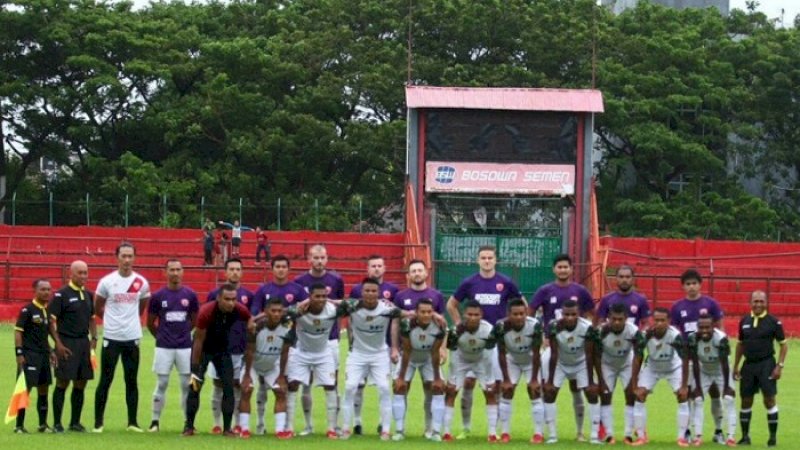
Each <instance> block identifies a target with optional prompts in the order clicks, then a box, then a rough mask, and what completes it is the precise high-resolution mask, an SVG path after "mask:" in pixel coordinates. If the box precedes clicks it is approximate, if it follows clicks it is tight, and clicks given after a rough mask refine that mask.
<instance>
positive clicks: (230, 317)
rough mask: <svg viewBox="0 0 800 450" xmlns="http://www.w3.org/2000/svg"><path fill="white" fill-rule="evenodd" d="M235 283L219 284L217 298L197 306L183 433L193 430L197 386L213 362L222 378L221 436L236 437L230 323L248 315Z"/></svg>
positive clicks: (193, 432)
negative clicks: (233, 427) (233, 420)
mask: <svg viewBox="0 0 800 450" xmlns="http://www.w3.org/2000/svg"><path fill="white" fill-rule="evenodd" d="M237 297H238V293H237V287H236V286H234V285H232V284H230V283H226V284H223V285H222V287H220V289H219V291H218V295H217V299H216V301H210V302H207V303H206V304H204V305H203V306H202V307H201V308H200V312H199V313H198V314H197V325H196V328H195V332H194V341H193V343H192V375H191V379H190V386H191V389H190V390H189V397H188V398H187V400H186V425H185V426H184V429H183V435H184V436H193V435H194V434H195V427H194V419H195V417H196V416H197V411H198V409H199V408H200V389H201V388H202V387H203V381H204V379H205V373H206V369H207V368H208V364H209V363H212V364H214V368H215V369H216V373H217V376H218V377H219V380H220V381H221V382H222V423H223V430H222V434H223V435H224V436H231V437H235V436H236V433H234V432H233V431H232V430H231V419H232V417H233V361H232V360H231V353H230V350H229V348H228V336H229V334H230V330H231V326H233V324H235V323H237V322H239V321H248V320H250V319H251V317H252V316H251V315H250V311H249V310H248V309H247V306H245V305H243V304H241V303H239V302H237Z"/></svg>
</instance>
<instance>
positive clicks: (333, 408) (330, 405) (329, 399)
mask: <svg viewBox="0 0 800 450" xmlns="http://www.w3.org/2000/svg"><path fill="white" fill-rule="evenodd" d="M338 405H339V395H338V393H337V392H336V389H331V390H330V391H325V410H326V411H327V412H328V430H335V429H336V425H337V423H336V422H337V421H338V420H339V406H338ZM351 405H352V404H351Z"/></svg>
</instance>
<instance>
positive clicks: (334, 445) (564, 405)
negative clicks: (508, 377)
mask: <svg viewBox="0 0 800 450" xmlns="http://www.w3.org/2000/svg"><path fill="white" fill-rule="evenodd" d="M153 345H154V340H153V339H152V338H151V337H150V336H146V337H145V339H144V343H143V345H142V363H141V365H140V368H139V390H140V395H139V399H140V400H139V423H140V424H141V425H142V426H146V425H147V424H149V423H150V403H151V395H152V391H153V388H154V386H155V376H154V375H153V374H152V372H151V370H150V369H151V364H152V357H153ZM799 349H800V344H799V343H798V341H796V340H795V341H790V349H789V357H788V358H787V366H786V369H785V370H784V378H783V379H782V380H781V382H780V384H779V391H780V393H779V396H778V404H779V406H780V411H781V413H780V414H781V424H780V426H781V428H780V430H779V434H778V440H779V444H781V446H782V447H784V448H790V445H789V444H791V443H798V442H800V428H798V427H797V426H796V423H797V421H796V419H795V417H797V416H796V414H798V413H800V407H798V405H799V404H800V383H798V381H800V376H798V370H800V357H799V356H798V354H800V353H799V352H798V350H799ZM0 355H3V356H2V357H0V361H2V364H0V403H2V409H3V411H5V408H6V407H7V401H8V397H9V396H10V394H11V391H12V387H13V381H14V373H15V362H14V358H13V333H12V327H11V326H10V325H8V324H0ZM342 361H344V359H343V360H342ZM343 366H344V364H342V367H343ZM414 381H415V382H414V386H413V388H412V393H411V394H410V398H409V405H410V409H409V414H408V417H407V426H406V429H407V436H408V438H407V439H406V441H404V442H401V443H394V442H380V441H379V440H378V437H377V436H376V434H375V428H376V426H377V423H378V416H379V414H378V411H377V403H378V401H377V395H376V392H375V390H374V388H368V389H367V393H366V395H365V397H366V399H365V407H364V413H363V416H364V422H365V424H364V429H365V430H366V432H367V435H366V436H362V437H359V436H356V437H353V438H352V439H350V440H349V441H339V442H336V441H329V440H327V439H325V438H324V437H322V436H320V435H319V434H318V435H317V436H315V437H307V438H296V439H294V440H291V441H278V440H277V439H275V438H274V437H272V436H270V437H262V436H254V437H253V438H252V439H251V440H249V441H244V440H232V439H228V440H223V439H224V438H221V437H219V436H211V435H209V434H206V433H207V432H208V430H210V429H211V426H212V419H211V412H210V401H209V399H210V392H209V391H210V390H209V389H205V390H204V392H203V395H202V400H201V411H200V413H199V414H198V418H197V426H198V429H199V430H200V431H201V434H200V435H198V436H195V437H193V438H182V437H180V431H181V429H182V426H183V419H182V414H181V412H180V407H179V404H178V398H179V391H178V386H177V382H178V381H177V376H175V374H174V373H173V375H172V378H171V382H170V387H169V393H168V398H167V406H166V408H165V410H164V413H163V415H162V418H161V432H160V433H158V434H149V433H145V434H134V433H128V432H125V431H124V428H125V425H126V423H125V422H126V419H125V418H126V412H125V398H124V395H125V394H124V382H123V379H122V368H121V367H118V373H117V376H116V377H115V379H114V384H113V386H112V388H111V393H110V397H109V403H108V407H107V409H106V420H105V433H103V434H101V435H94V434H85V435H78V434H74V433H65V434H63V435H58V436H56V435H39V434H36V433H33V434H31V435H28V436H21V435H15V434H13V433H12V430H13V423H12V424H8V425H5V426H3V427H2V430H0V448H3V449H17V448H23V447H22V446H23V445H24V448H25V450H38V449H46V450H56V449H58V450H61V449H68V448H70V449H71V448H81V449H102V450H120V449H127V448H144V447H145V446H149V447H150V448H159V447H161V448H170V449H193V450H201V449H212V448H218V447H219V446H220V444H223V445H224V446H225V447H231V446H236V447H238V448H257V447H260V448H263V446H264V445H269V446H270V448H278V449H281V448H286V449H288V448H298V446H300V447H301V448H304V449H305V448H313V447H316V448H319V449H328V448H330V449H344V448H349V449H352V448H365V449H371V448H375V447H376V446H381V447H383V446H386V447H392V448H397V449H412V448H417V447H419V446H423V447H425V448H434V447H436V446H442V445H444V446H448V445H449V446H453V444H446V443H441V444H437V443H431V442H428V441H426V440H425V439H424V438H423V437H421V434H422V431H423V430H422V426H423V419H422V396H421V389H420V386H419V384H418V383H419V382H418V381H417V380H414ZM96 386H97V379H95V380H93V381H92V382H91V383H90V384H89V387H88V389H87V393H88V395H87V397H86V403H85V406H84V411H83V424H84V425H86V426H91V425H92V424H93V421H94V390H95V387H96ZM34 396H35V394H34ZM314 400H315V407H314V423H315V426H316V431H317V433H322V432H324V425H325V417H324V413H325V411H324V401H323V398H322V391H321V389H315V399H314ZM614 400H615V401H614V407H615V428H616V430H617V437H618V439H619V438H620V437H621V436H620V435H621V430H622V425H623V417H622V399H621V397H619V396H618V397H617V398H615V399H614ZM756 401H757V402H760V397H757V398H756ZM66 403H67V405H66V406H65V411H64V417H65V418H68V417H69V394H68V395H67V399H66ZM706 403H708V402H706ZM529 404H530V403H529V402H528V401H527V395H526V394H525V391H524V389H523V388H522V387H519V389H518V391H517V395H516V396H515V399H514V417H513V423H512V433H511V434H512V437H513V438H514V440H513V441H512V444H511V445H512V446H523V445H524V446H528V445H529V444H527V441H528V439H529V438H530V435H531V432H532V427H531V424H530V408H529ZM558 407H559V410H558V411H559V413H558V416H559V423H558V427H559V428H558V429H559V435H560V437H561V442H560V443H559V444H558V445H554V446H547V448H564V449H566V448H575V447H587V448H588V447H589V444H578V443H576V442H574V441H573V440H572V437H573V436H574V435H575V424H574V420H573V415H572V400H571V395H570V394H569V393H568V392H562V395H560V398H559V402H558ZM271 408H272V397H271V396H270V405H269V406H268V409H267V410H268V411H270V410H271ZM706 408H708V406H706ZM299 409H300V408H299V407H298V410H299ZM675 411H676V406H675V400H674V397H673V396H672V394H671V393H669V392H668V389H667V385H666V384H660V385H658V386H657V387H656V392H655V393H654V395H652V396H651V397H650V399H649V400H648V429H649V433H650V440H651V443H650V445H648V446H647V447H646V448H650V449H661V448H670V449H672V448H676V444H675V427H676V424H675ZM753 413H754V415H753V425H752V431H751V435H752V438H753V444H754V447H764V446H765V444H766V440H767V430H766V428H767V427H766V412H765V411H764V408H763V405H761V404H760V403H757V404H756V405H755V407H754V408H753ZM67 420H68V419H67ZM26 422H27V428H28V429H29V430H33V429H35V424H36V422H37V417H36V413H35V412H33V411H32V412H31V413H29V414H28V417H27V420H26ZM48 423H52V419H50V420H48ZM302 424H303V419H302V413H301V412H300V411H298V417H297V418H296V419H295V427H296V428H299V427H302ZM267 425H268V428H269V429H270V430H271V429H272V427H273V420H272V415H271V414H270V413H269V412H268V413H267ZM251 428H255V418H251ZM473 428H474V430H473V437H472V438H471V439H469V440H467V441H459V442H458V443H457V444H455V445H458V446H459V448H462V447H477V446H481V445H487V444H486V442H485V429H486V415H485V412H484V408H483V399H482V398H481V395H480V394H479V393H476V401H475V406H474V411H473ZM712 428H713V427H712V425H711V418H710V413H708V412H707V413H706V429H705V433H704V435H705V436H706V441H707V443H706V444H704V446H706V447H711V448H714V447H716V445H715V444H712V443H711V442H710V437H711V434H712V432H713V430H712ZM453 429H454V431H455V432H458V431H460V414H459V410H458V406H456V418H455V420H454V427H453ZM586 431H587V433H588V424H587V425H586ZM498 445H499V444H498ZM617 446H619V447H622V446H623V444H621V443H618V444H617Z"/></svg>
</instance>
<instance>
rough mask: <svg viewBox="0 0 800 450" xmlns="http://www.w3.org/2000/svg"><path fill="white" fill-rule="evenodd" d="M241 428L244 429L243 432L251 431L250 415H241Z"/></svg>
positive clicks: (241, 413)
mask: <svg viewBox="0 0 800 450" xmlns="http://www.w3.org/2000/svg"><path fill="white" fill-rule="evenodd" d="M239 426H240V427H242V431H250V413H245V412H240V413H239Z"/></svg>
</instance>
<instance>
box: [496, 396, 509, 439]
mask: <svg viewBox="0 0 800 450" xmlns="http://www.w3.org/2000/svg"><path fill="white" fill-rule="evenodd" d="M499 417H500V430H501V431H502V432H503V433H508V431H509V429H510V425H511V399H510V398H503V397H500V405H499Z"/></svg>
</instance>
